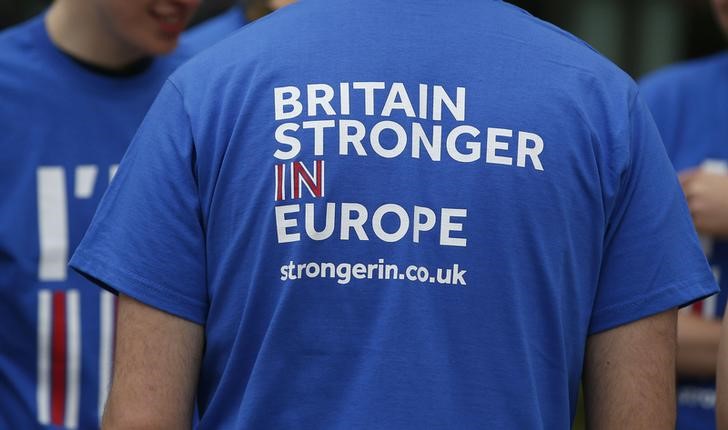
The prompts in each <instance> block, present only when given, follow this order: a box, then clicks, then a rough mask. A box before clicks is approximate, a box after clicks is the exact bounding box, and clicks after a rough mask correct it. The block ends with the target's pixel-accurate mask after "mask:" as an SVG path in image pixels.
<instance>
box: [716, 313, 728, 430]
mask: <svg viewBox="0 0 728 430" xmlns="http://www.w3.org/2000/svg"><path fill="white" fill-rule="evenodd" d="M720 336H721V338H720V348H718V365H717V375H716V387H717V392H716V396H717V397H716V403H715V409H716V415H717V419H718V430H728V321H727V320H726V318H725V317H724V318H723V328H722V331H721V333H720Z"/></svg>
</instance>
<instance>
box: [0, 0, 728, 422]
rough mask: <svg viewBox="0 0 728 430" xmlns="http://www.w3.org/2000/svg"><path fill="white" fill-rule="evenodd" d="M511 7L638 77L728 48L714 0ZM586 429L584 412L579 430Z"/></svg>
mask: <svg viewBox="0 0 728 430" xmlns="http://www.w3.org/2000/svg"><path fill="white" fill-rule="evenodd" d="M332 1H335V0H332ZM231 3H232V0H205V3H204V4H203V7H202V10H201V12H200V13H199V14H198V16H197V18H196V20H195V22H196V23H197V22H200V21H203V20H204V19H206V18H207V17H209V16H211V15H214V14H216V13H218V12H219V11H221V10H223V9H224V8H226V7H227V6H228V5H229V4H231ZM511 3H514V4H516V5H518V6H520V7H522V8H524V9H526V10H527V11H529V12H530V13H532V14H533V15H535V16H537V17H539V18H541V19H544V20H546V21H549V22H551V23H554V24H556V25H558V26H559V27H561V28H564V29H566V30H567V31H569V32H571V33H573V34H575V35H577V36H578V37H580V38H582V39H584V40H586V41H587V42H588V43H590V44H591V45H592V46H594V47H595V48H596V49H597V50H598V51H600V52H602V53H603V54H604V55H606V56H607V57H608V58H610V59H611V60H612V61H614V62H615V63H617V64H618V65H619V66H620V67H622V68H623V69H624V70H626V71H627V72H628V73H629V74H631V75H632V76H633V77H634V78H639V77H640V76H642V75H644V74H645V73H649V72H651V71H653V70H655V69H657V68H660V67H662V66H665V65H667V64H670V63H673V62H676V61H682V60H686V59H690V58H696V57H700V56H704V55H708V54H711V53H714V52H717V51H719V50H722V49H725V46H726V41H725V38H724V37H723V36H722V34H721V33H720V30H719V29H718V26H717V24H716V23H715V20H714V18H713V16H712V13H711V9H710V3H709V0H549V1H543V0H514V1H511ZM49 4H50V1H49V0H0V29H2V28H4V27H7V26H10V25H13V24H15V23H18V22H21V21H23V20H25V19H27V18H29V17H31V16H33V15H35V14H37V13H39V12H40V11H42V10H43V9H44V8H46V7H47V6H48V5H49ZM583 428H584V423H583V414H582V413H580V414H579V416H578V417H577V423H576V425H575V429H583Z"/></svg>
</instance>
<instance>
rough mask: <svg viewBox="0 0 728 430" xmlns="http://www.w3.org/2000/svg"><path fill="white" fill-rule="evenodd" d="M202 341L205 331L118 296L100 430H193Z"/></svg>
mask: <svg viewBox="0 0 728 430" xmlns="http://www.w3.org/2000/svg"><path fill="white" fill-rule="evenodd" d="M203 342H204V332H203V328H202V326H200V325H197V324H194V323H192V322H189V321H187V320H184V319H181V318H178V317H175V316H173V315H171V314H168V313H165V312H162V311H159V310H157V309H155V308H152V307H149V306H147V305H145V304H143V303H141V302H138V301H136V300H134V299H132V298H130V297H128V296H123V295H121V296H119V308H118V317H117V332H116V352H115V358H114V377H113V380H112V383H111V393H110V394H109V400H108V402H107V404H106V410H105V412H104V418H103V424H102V428H103V429H104V430H115V429H189V428H191V426H192V414H193V410H194V397H195V389H196V386H197V375H198V373H199V368H200V362H201V357H202V348H203Z"/></svg>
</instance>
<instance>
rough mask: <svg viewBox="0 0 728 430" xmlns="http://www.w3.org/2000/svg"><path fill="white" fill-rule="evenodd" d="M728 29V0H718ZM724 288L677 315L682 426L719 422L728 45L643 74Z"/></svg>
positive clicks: (727, 287)
mask: <svg viewBox="0 0 728 430" xmlns="http://www.w3.org/2000/svg"><path fill="white" fill-rule="evenodd" d="M713 8H714V11H715V14H716V16H717V18H718V21H719V22H720V25H721V27H722V28H723V30H724V32H725V33H726V34H728V0H713ZM641 86H642V94H643V96H644V97H645V99H646V101H647V103H648V104H649V105H650V109H651V110H652V113H653V116H654V118H655V121H656V122H657V126H658V128H659V129H660V133H661V135H662V138H663V140H664V143H665V146H666V148H667V152H668V155H669V156H670V158H671V160H672V163H673V165H674V167H675V170H677V172H678V173H679V177H680V183H681V184H682V188H683V191H684V194H685V196H686V198H687V202H688V205H689V208H690V213H691V215H692V218H693V221H694V223H695V227H696V229H697V230H698V233H699V234H700V236H701V241H702V243H703V248H704V252H705V254H706V256H707V257H708V258H709V261H710V263H711V265H712V267H713V272H714V274H715V276H716V278H717V279H718V282H719V284H720V286H721V290H722V291H721V293H719V294H717V295H714V296H712V297H709V298H707V299H705V300H703V301H701V302H698V303H694V304H693V305H691V306H689V307H687V308H685V309H682V310H681V311H680V314H679V317H678V359H677V370H678V378H679V382H678V425H677V428H678V429H679V430H706V429H713V428H715V410H714V408H715V374H716V359H717V353H718V344H719V340H720V325H721V324H720V319H721V316H722V315H723V314H724V312H725V308H726V299H727V298H728V53H727V52H725V51H724V52H722V53H719V54H717V55H714V56H712V57H709V58H703V59H699V60H694V61H690V62H686V63H683V64H678V65H675V66H671V67H668V68H666V69H664V70H661V71H658V72H656V73H654V74H652V75H651V76H648V77H647V78H645V79H644V80H643V81H642V84H641Z"/></svg>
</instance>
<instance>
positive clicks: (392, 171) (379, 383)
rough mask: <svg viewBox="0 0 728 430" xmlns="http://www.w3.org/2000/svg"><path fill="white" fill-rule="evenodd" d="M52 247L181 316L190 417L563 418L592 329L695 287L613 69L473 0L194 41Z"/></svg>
mask: <svg viewBox="0 0 728 430" xmlns="http://www.w3.org/2000/svg"><path fill="white" fill-rule="evenodd" d="M309 85H311V86H310V87H309ZM366 88H369V89H368V90H367V89H366ZM376 88H380V89H376ZM299 92H300V95H299V94H298V93H299ZM421 95H422V97H421ZM443 99H446V100H447V101H446V102H442V100H443ZM309 100H310V101H312V102H316V100H319V103H313V104H311V105H309V103H308V101H309ZM420 102H422V103H420ZM310 121H330V122H313V123H312V122H310ZM345 121H349V122H345ZM315 127H319V128H318V131H317V130H316V129H315ZM317 133H318V135H319V136H318V138H317V137H316V134H317ZM440 133H441V134H442V140H441V141H438V140H437V139H438V138H437V136H438V135H439V134H440ZM347 136H350V137H347ZM351 136H353V137H351ZM398 136H400V137H398ZM416 136H419V137H417V138H415V137H416ZM413 140H416V143H413ZM423 140H427V141H428V142H427V143H422V141H423ZM519 141H520V142H521V143H522V145H520V146H521V149H520V154H521V156H520V157H519V144H518V142H519ZM438 142H440V143H439V144H438ZM448 142H449V143H448ZM499 142H502V143H499ZM540 143H542V145H541V144H540ZM438 145H439V147H438ZM284 167H285V169H284ZM304 168H305V169H306V170H305V171H304V170H303V169H304ZM292 172H293V176H291V173H292ZM292 177H293V178H294V179H295V180H294V181H292V180H291V178H292ZM278 185H283V186H282V187H279V186H278ZM71 264H72V266H73V267H74V268H76V269H77V270H80V271H81V272H83V273H85V274H86V275H87V276H89V277H92V278H95V279H96V280H98V281H99V282H101V283H106V284H108V285H110V286H112V287H114V288H117V289H119V290H120V291H121V292H123V293H124V294H127V295H129V296H132V297H135V298H137V299H139V300H141V301H143V302H145V303H148V304H150V305H152V306H154V307H157V308H159V309H162V310H164V311H166V312H169V313H172V314H174V315H177V316H180V317H182V318H185V319H188V320H190V321H193V322H195V323H198V324H204V326H205V334H206V342H205V353H204V357H203V363H202V371H201V375H200V383H199V389H198V392H197V399H198V407H199V411H200V421H199V428H202V429H220V428H252V429H268V428H270V429H275V428H303V429H314V428H315V429H342V428H346V429H371V428H393V429H422V428H429V429H446V428H447V429H450V428H457V429H474V428H483V427H484V426H485V427H487V428H490V429H559V428H562V429H563V428H569V426H570V423H571V421H572V420H573V416H574V412H575V409H576V402H577V393H578V387H579V382H580V378H581V372H582V362H583V358H584V349H585V343H586V339H587V337H588V336H589V335H590V334H593V333H597V332H601V331H604V330H608V329H610V328H613V327H616V326H619V325H621V324H626V323H629V322H631V321H634V320H637V319H640V318H643V317H646V316H648V315H651V314H655V313H657V312H661V311H663V310H666V309H669V308H674V307H676V306H679V305H682V304H684V303H687V302H691V301H693V300H695V299H698V298H701V297H704V296H706V295H708V294H712V293H713V292H715V291H716V286H715V283H714V281H713V279H712V275H711V274H710V271H709V269H708V266H707V263H706V261H705V257H704V256H703V254H702V252H701V250H700V247H699V244H698V241H697V238H696V237H695V233H694V231H693V228H692V224H691V222H690V219H689V216H688V213H687V209H686V207H685V205H684V202H683V199H682V194H681V192H680V189H679V186H678V183H677V180H676V178H675V175H674V173H673V171H672V167H671V165H670V163H669V160H668V159H667V156H666V154H665V151H664V148H663V145H662V143H661V141H660V139H659V136H658V133H657V129H656V128H655V126H654V123H653V121H652V119H651V116H650V115H649V113H648V111H647V108H646V106H645V105H644V103H643V102H642V100H641V98H640V97H639V96H638V94H637V89H636V85H635V84H634V82H632V81H631V80H630V79H629V78H628V77H627V76H626V75H625V74H624V73H623V72H621V71H620V70H618V69H617V68H616V67H615V66H613V65H612V64H610V63H608V62H607V61H606V60H605V59H603V58H602V57H601V56H599V55H598V54H596V53H594V52H593V51H592V50H591V49H590V48H589V47H588V46H586V45H585V44H583V43H582V42H580V41H578V40H577V39H575V38H573V37H572V36H570V35H568V34H565V33H563V32H561V31H560V30H558V29H556V28H554V27H552V26H550V25H548V24H545V23H543V22H541V21H538V20H536V19H534V18H533V17H531V16H529V15H528V14H526V13H525V12H523V11H521V10H520V9H517V8H515V7H513V6H510V5H507V4H505V3H501V2H498V1H480V0H478V1H463V2H455V3H453V2H449V1H430V2H410V1H405V0H401V1H400V0H396V1H384V0H381V1H380V0H374V1H370V2H366V3H361V2H356V1H353V0H342V1H337V2H330V1H323V0H307V1H305V2H300V3H297V4H294V5H292V6H289V7H286V8H285V9H282V10H280V11H278V12H276V13H274V14H272V15H269V16H268V17H266V18H263V19H261V20H258V21H256V22H254V23H251V24H248V25H247V26H246V27H245V28H243V29H242V30H241V31H240V32H238V33H237V34H236V35H234V36H233V37H231V38H229V39H227V40H226V41H224V42H222V43H220V44H218V45H216V46H215V47H213V48H212V49H210V50H207V51H206V52H204V53H202V54H201V55H200V56H198V57H196V58H195V59H193V60H192V61H191V62H190V63H188V64H187V65H186V66H184V67H182V68H181V69H180V70H179V71H178V72H177V73H175V74H174V75H173V76H172V77H171V78H170V80H169V81H168V82H167V84H166V85H165V87H164V88H163V89H162V91H161V93H160V95H159V97H158V99H157V100H156V102H155V104H154V106H153V108H152V109H151V111H150V113H149V115H148V116H147V118H146V119H145V121H144V123H143V124H142V126H141V129H140V131H139V133H138V135H137V136H136V138H135V140H134V143H133V144H132V146H131V147H130V150H129V152H128V154H127V156H126V157H125V159H124V161H123V162H122V165H121V167H120V171H119V174H118V176H117V179H116V180H115V181H114V183H113V184H112V186H111V188H110V190H109V192H108V194H107V196H106V198H105V199H104V201H103V203H102V204H101V206H100V209H99V212H98V213H97V216H96V217H95V220H94V222H93V223H92V226H91V227H90V229H89V231H88V233H87V236H86V237H85V239H84V241H83V242H82V244H81V245H80V247H79V248H78V250H77V251H76V253H75V255H74V257H73V259H72V261H71ZM438 269H440V270H438Z"/></svg>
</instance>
